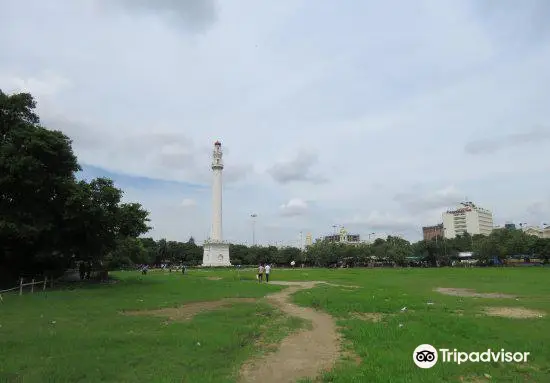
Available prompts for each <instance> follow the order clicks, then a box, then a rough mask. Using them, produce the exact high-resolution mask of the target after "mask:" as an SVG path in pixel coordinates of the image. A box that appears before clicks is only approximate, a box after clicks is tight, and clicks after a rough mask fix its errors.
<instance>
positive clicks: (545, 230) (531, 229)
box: [523, 226, 550, 238]
mask: <svg viewBox="0 0 550 383" xmlns="http://www.w3.org/2000/svg"><path fill="white" fill-rule="evenodd" d="M523 231H524V232H525V234H529V235H534V236H535V237H539V238H550V226H542V227H538V226H528V227H524V228H523Z"/></svg>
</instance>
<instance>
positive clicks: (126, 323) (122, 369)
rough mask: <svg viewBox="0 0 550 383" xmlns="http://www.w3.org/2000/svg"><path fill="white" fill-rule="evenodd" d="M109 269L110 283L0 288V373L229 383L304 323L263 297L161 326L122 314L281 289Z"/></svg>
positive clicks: (52, 378) (30, 377)
mask: <svg viewBox="0 0 550 383" xmlns="http://www.w3.org/2000/svg"><path fill="white" fill-rule="evenodd" d="M118 276H119V277H120V278H121V279H120V282H119V283H117V284H114V285H103V286H90V287H88V288H80V289H73V290H65V291H54V292H48V293H47V294H35V295H30V294H28V295H24V296H22V297H19V296H15V295H9V296H8V295H6V296H4V303H3V304H1V305H0V325H1V327H0V360H1V361H2V363H1V364H0V381H3V379H2V378H4V379H8V378H9V377H16V376H18V377H19V378H20V379H21V380H20V381H24V382H45V381H49V382H176V381H177V382H181V381H184V382H232V381H234V380H235V376H236V372H237V371H238V367H239V366H240V364H242V362H243V361H245V360H246V359H247V358H249V357H250V356H252V355H254V354H257V353H258V352H260V351H262V347H264V345H269V344H273V343H277V342H278V341H280V340H281V339H282V337H283V336H284V335H286V334H287V333H288V332H290V331H292V330H294V329H296V328H298V327H301V326H303V325H304V323H302V321H301V320H297V319H296V318H288V317H285V316H283V315H282V313H280V312H279V311H278V310H275V309H274V308H272V307H271V306H269V305H267V304H266V303H262V302H259V303H238V304H235V305H234V306H233V307H231V308H225V309H221V310H217V311H211V312H204V313H201V314H199V315H197V316H195V317H194V318H193V319H192V320H191V321H189V322H173V323H170V324H168V325H166V324H164V322H165V319H164V318H158V317H149V316H125V315H121V314H120V311H121V310H135V309H155V308H161V307H174V306H178V305H181V304H182V303H184V302H193V301H204V300H217V299H220V298H224V297H262V296H263V295H265V294H266V293H268V292H275V291H278V290H279V289H280V288H279V287H276V286H265V285H262V286H258V285H257V284H255V283H253V282H242V283H240V282H238V281H232V280H231V278H229V279H228V280H227V281H226V280H221V281H210V280H207V279H206V278H202V275H200V274H199V273H195V275H185V276H182V275H181V274H176V273H173V274H169V275H164V274H155V273H150V274H149V275H147V276H145V277H141V276H138V274H137V273H133V272H132V273H130V272H126V273H120V274H119V275H118ZM268 324H269V325H268ZM199 344H200V345H199ZM14 381H15V380H14Z"/></svg>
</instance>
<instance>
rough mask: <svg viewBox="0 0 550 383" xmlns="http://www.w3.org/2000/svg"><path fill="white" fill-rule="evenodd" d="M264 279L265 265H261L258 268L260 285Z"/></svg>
mask: <svg viewBox="0 0 550 383" xmlns="http://www.w3.org/2000/svg"><path fill="white" fill-rule="evenodd" d="M263 277H264V265H262V264H261V263H260V266H259V267H258V283H262V279H263Z"/></svg>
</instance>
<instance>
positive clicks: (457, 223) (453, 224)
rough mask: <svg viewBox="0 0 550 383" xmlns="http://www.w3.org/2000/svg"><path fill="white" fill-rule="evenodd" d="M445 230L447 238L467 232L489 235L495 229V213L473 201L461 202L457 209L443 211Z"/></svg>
mask: <svg viewBox="0 0 550 383" xmlns="http://www.w3.org/2000/svg"><path fill="white" fill-rule="evenodd" d="M443 231H444V235H445V238H455V237H456V236H457V235H464V234H465V233H468V234H470V235H475V234H482V235H489V234H491V232H492V231H493V213H491V211H489V210H487V209H483V208H481V207H479V206H476V205H475V204H474V203H473V202H470V201H466V202H461V203H460V205H459V206H458V207H457V208H456V209H455V210H448V211H446V212H445V213H443Z"/></svg>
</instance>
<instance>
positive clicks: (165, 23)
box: [0, 0, 550, 243]
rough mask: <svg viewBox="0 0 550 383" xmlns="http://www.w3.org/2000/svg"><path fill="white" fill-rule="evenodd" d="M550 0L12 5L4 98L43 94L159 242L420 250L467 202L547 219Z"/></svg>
mask: <svg viewBox="0 0 550 383" xmlns="http://www.w3.org/2000/svg"><path fill="white" fill-rule="evenodd" d="M549 19H550V2H548V1H546V0H522V1H515V0H485V1H478V0H472V1H467V0H432V1H428V0H417V1H406V0H401V1H396V0H388V1H384V2H382V1H356V0H340V1H332V0H331V1H329V0H271V1H257V0H232V1H221V0H219V1H214V0H179V1H177V0H151V1H149V0H79V1H70V0H49V1H43V0H18V1H9V0H0V52H2V54H1V55H0V88H1V89H2V90H3V91H4V92H14V91H30V92H31V93H33V95H35V96H36V98H37V100H38V103H39V113H40V116H41V118H42V123H43V124H44V125H45V126H47V127H49V128H52V129H59V130H62V131H64V132H65V133H66V134H68V135H69V136H70V137H71V138H72V139H73V146H74V149H75V151H76V153H77V155H78V157H79V160H80V162H81V165H82V167H83V169H84V170H83V173H82V175H81V176H82V177H84V178H91V177H96V176H108V177H112V178H113V179H114V180H115V182H116V183H117V185H118V186H119V187H121V188H122V189H124V190H125V198H126V199H127V200H132V201H139V202H141V203H142V204H143V205H144V206H145V207H146V208H147V209H148V210H149V211H150V212H151V218H152V225H153V226H154V229H153V231H152V232H151V234H152V235H153V236H154V237H155V238H160V237H166V238H168V239H173V240H187V238H188V237H189V236H190V235H193V236H194V237H195V238H196V239H197V240H199V241H201V240H203V239H204V238H205V237H206V236H207V235H208V234H209V231H210V200H211V193H210V176H211V170H210V167H209V166H210V159H209V156H210V154H211V149H212V144H213V142H214V141H215V140H217V139H219V140H220V141H221V142H222V144H223V148H224V149H225V153H224V158H225V164H226V169H225V170H224V237H225V239H228V240H231V241H234V242H250V241H251V239H252V223H251V218H250V214H252V213H256V214H258V218H257V224H256V238H257V241H258V242H261V243H275V242H283V243H296V241H297V240H298V239H299V238H300V235H299V232H300V231H303V232H304V236H305V233H312V234H313V236H314V237H316V236H320V235H323V234H326V233H328V232H331V231H332V230H333V229H332V226H333V225H345V226H346V227H347V228H348V230H349V231H352V232H356V233H359V234H361V235H362V236H364V237H365V238H366V237H367V236H368V234H369V233H372V232H375V233H377V235H384V234H400V235H404V236H405V237H407V238H409V239H411V240H417V239H419V238H420V237H421V227H422V225H428V224H436V223H438V222H439V221H441V213H442V211H443V210H444V209H446V208H450V207H453V206H455V205H456V203H457V202H458V201H460V200H463V199H464V198H466V197H467V198H468V199H470V200H473V201H474V202H476V203H478V204H479V205H481V206H483V207H486V208H488V209H491V210H492V211H493V212H494V216H495V224H503V223H504V222H505V221H515V222H517V223H519V222H527V223H529V224H533V225H538V224H541V223H542V222H548V221H550V177H549V176H548V174H550V162H549V161H548V156H544V154H545V153H548V152H549V149H550V69H549V68H550V24H549V23H548V22H547V21H548V20H549Z"/></svg>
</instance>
